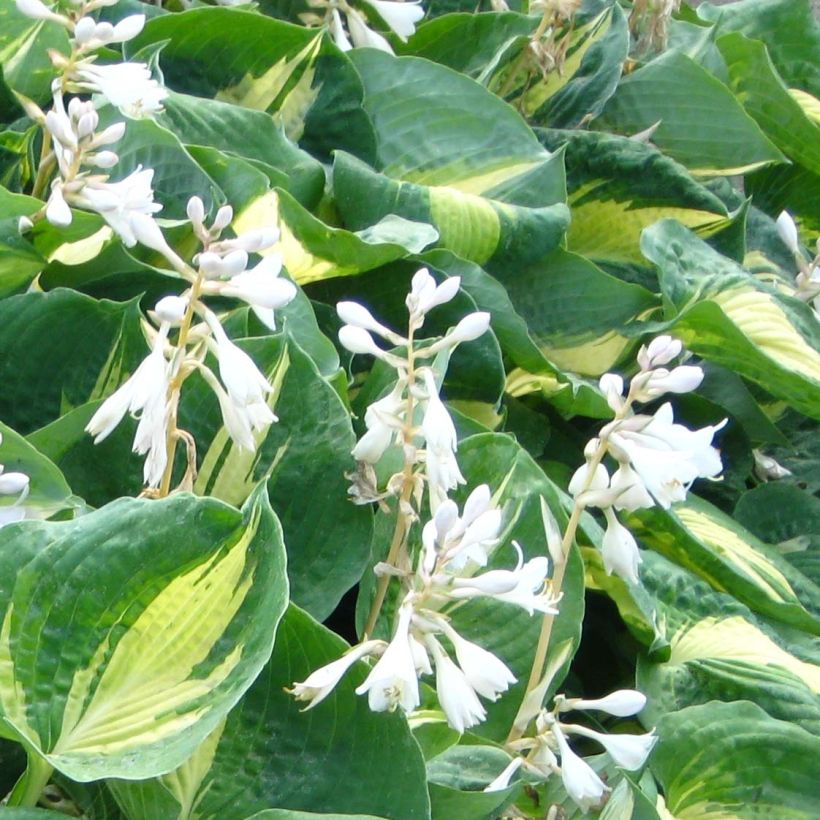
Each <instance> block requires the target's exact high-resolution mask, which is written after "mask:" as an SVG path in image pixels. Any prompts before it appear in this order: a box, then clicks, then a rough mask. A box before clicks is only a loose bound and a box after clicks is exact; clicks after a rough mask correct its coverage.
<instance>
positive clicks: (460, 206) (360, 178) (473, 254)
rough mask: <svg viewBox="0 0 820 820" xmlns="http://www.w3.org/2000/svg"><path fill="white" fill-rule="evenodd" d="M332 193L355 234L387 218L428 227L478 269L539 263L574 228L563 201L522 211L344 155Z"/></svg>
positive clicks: (338, 156) (337, 159)
mask: <svg viewBox="0 0 820 820" xmlns="http://www.w3.org/2000/svg"><path fill="white" fill-rule="evenodd" d="M406 59H409V58H406ZM555 165H556V162H555V161H554V160H546V161H545V162H544V163H543V164H542V165H540V166H539V167H538V168H536V171H535V172H534V173H537V172H541V171H545V172H548V171H549V169H550V168H552V167H553V166H555ZM561 173H563V171H562V172H561ZM524 176H528V173H527V172H525V173H524ZM333 190H334V194H335V196H336V200H337V205H338V207H339V211H340V213H341V215H342V219H343V220H344V223H345V225H346V226H347V227H348V228H350V229H351V230H363V229H365V228H368V227H369V226H371V225H374V224H375V223H377V222H378V221H379V220H380V219H383V218H384V217H385V216H386V215H387V214H397V215H398V216H401V217H404V218H405V219H410V220H413V221H415V222H428V223H430V224H431V225H433V227H434V228H435V229H436V230H437V231H438V234H439V237H440V241H439V244H440V246H441V247H443V248H446V249H447V250H450V251H452V252H453V253H455V254H457V255H459V256H462V257H464V258H465V259H468V260H470V261H473V262H477V263H479V264H486V263H489V264H490V265H492V264H501V263H512V262H521V261H530V260H533V259H537V258H540V257H541V256H544V255H545V254H547V253H548V252H549V251H551V250H552V249H553V248H555V247H556V246H557V245H558V243H559V241H560V239H561V236H562V234H563V232H564V230H565V229H566V227H567V225H568V223H569V217H568V211H567V208H566V206H565V205H564V204H563V203H560V202H559V203H557V204H551V205H546V206H543V207H541V206H536V207H529V206H526V205H521V206H519V205H516V204H515V203H514V202H511V201H509V197H508V196H507V195H505V198H504V199H497V200H496V199H493V198H492V197H491V195H490V194H489V193H488V194H487V195H486V196H482V195H479V194H475V193H469V192H464V191H462V190H459V189H458V188H456V187H455V186H444V185H431V186H425V185H417V184H415V183H412V182H401V181H397V180H393V179H390V178H389V177H387V176H385V175H384V174H380V173H377V172H376V171H373V170H372V169H371V168H369V167H368V166H367V165H365V164H364V163H363V162H359V161H358V160H356V159H355V158H353V157H351V156H348V155H347V154H344V153H342V152H338V153H337V154H336V157H335V161H334V163H333Z"/></svg>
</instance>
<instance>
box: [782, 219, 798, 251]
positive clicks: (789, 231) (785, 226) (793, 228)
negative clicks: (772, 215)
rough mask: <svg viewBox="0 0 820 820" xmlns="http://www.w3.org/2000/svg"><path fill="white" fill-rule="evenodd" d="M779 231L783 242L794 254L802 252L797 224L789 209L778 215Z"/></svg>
mask: <svg viewBox="0 0 820 820" xmlns="http://www.w3.org/2000/svg"><path fill="white" fill-rule="evenodd" d="M777 233H778V234H779V236H780V238H781V240H782V241H783V244H784V245H785V246H786V247H787V248H788V249H789V250H790V251H791V252H792V253H794V254H799V253H800V241H799V239H798V236H797V225H795V224H794V220H793V219H792V217H791V214H790V213H789V212H788V211H781V212H780V216H778V217H777Z"/></svg>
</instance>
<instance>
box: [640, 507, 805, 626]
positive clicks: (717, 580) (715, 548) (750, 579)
mask: <svg viewBox="0 0 820 820" xmlns="http://www.w3.org/2000/svg"><path fill="white" fill-rule="evenodd" d="M629 520H630V527H631V528H632V529H633V530H634V532H635V533H636V535H638V536H639V537H640V538H641V540H642V541H643V542H644V543H645V544H646V545H647V546H651V547H652V548H653V549H655V550H657V551H658V552H660V553H661V554H663V555H665V556H666V557H668V558H670V559H671V560H672V561H674V562H675V563H677V564H680V565H681V566H683V567H686V568H687V569H689V570H691V571H692V572H693V573H695V574H696V575H699V576H700V577H701V578H704V579H705V580H706V581H708V582H709V583H710V584H711V585H712V587H714V588H715V589H718V590H727V591H729V592H731V593H732V594H733V595H734V596H735V597H736V598H737V599H738V600H740V601H742V602H743V603H745V604H746V605H747V606H748V607H750V608H751V609H752V610H754V611H755V612H760V613H761V614H764V615H767V616H769V617H772V618H775V619H776V620H779V621H782V622H783V623H787V624H791V625H793V626H797V627H800V628H801V629H805V630H808V631H810V632H811V633H813V634H820V589H819V588H818V587H817V586H816V585H815V584H813V583H812V582H811V581H809V580H808V579H807V578H805V577H804V576H802V575H801V574H800V573H798V572H796V571H795V570H794V569H793V568H792V567H791V566H790V565H789V563H788V562H787V561H785V560H784V559H783V558H782V557H781V556H780V555H779V554H778V553H777V552H775V550H773V549H772V548H770V547H767V546H766V545H765V544H763V543H762V542H760V541H759V540H758V539H757V538H755V536H753V535H752V534H751V533H750V532H747V531H746V530H744V529H743V528H742V527H741V526H739V525H738V524H736V523H735V522H734V521H733V520H732V519H731V518H730V517H729V516H727V515H725V514H724V513H721V512H720V511H719V510H717V509H716V508H715V507H712V505H710V504H707V503H706V502H705V501H700V500H699V499H696V498H695V497H694V496H690V497H689V499H687V501H686V502H685V503H682V504H676V505H675V506H674V507H672V508H671V509H670V510H666V511H665V510H662V509H660V508H659V507H652V508H650V509H648V510H641V511H639V512H637V513H633V514H632V515H631V516H630V519H629Z"/></svg>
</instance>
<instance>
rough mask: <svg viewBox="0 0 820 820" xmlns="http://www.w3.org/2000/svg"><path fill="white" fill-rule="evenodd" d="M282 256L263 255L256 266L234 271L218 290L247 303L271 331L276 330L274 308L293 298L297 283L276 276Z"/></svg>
mask: <svg viewBox="0 0 820 820" xmlns="http://www.w3.org/2000/svg"><path fill="white" fill-rule="evenodd" d="M281 270H282V259H281V257H280V256H278V255H276V254H271V255H269V256H265V257H263V259H262V261H261V262H259V263H258V264H257V265H256V266H255V267H253V268H251V269H250V270H244V271H242V272H241V273H238V274H236V276H234V277H232V278H231V279H230V280H229V281H228V282H227V283H226V284H224V285H223V286H222V287H221V288H220V290H219V292H220V293H221V294H222V295H223V296H233V297H234V298H236V299H242V301H244V302H247V303H248V304H249V305H250V306H251V309H252V310H253V312H254V313H255V314H256V315H257V316H258V317H259V320H260V321H261V322H262V324H264V325H265V326H266V327H267V328H269V329H270V330H276V321H275V319H274V313H273V312H274V310H278V309H279V308H282V307H284V306H285V305H287V304H289V303H290V302H292V301H293V299H294V298H295V297H296V285H294V284H293V282H290V281H288V280H287V279H283V278H282V277H280V276H279V273H280V272H281Z"/></svg>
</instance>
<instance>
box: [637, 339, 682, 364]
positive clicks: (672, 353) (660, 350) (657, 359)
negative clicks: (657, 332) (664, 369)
mask: <svg viewBox="0 0 820 820" xmlns="http://www.w3.org/2000/svg"><path fill="white" fill-rule="evenodd" d="M681 350H683V345H682V344H681V342H679V341H678V340H677V339H673V338H672V337H671V336H666V335H664V336H658V337H657V338H655V339H653V340H652V341H651V342H650V343H649V344H648V345H644V346H643V347H641V349H640V351H639V352H638V364H639V365H640V366H641V369H642V370H651V369H652V368H653V367H659V366H660V365H664V364H669V362H671V361H672V359H674V358H675V357H676V356H679V355H680V352H681Z"/></svg>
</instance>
